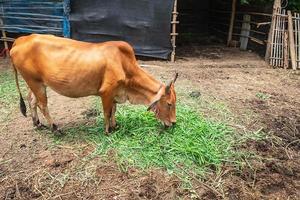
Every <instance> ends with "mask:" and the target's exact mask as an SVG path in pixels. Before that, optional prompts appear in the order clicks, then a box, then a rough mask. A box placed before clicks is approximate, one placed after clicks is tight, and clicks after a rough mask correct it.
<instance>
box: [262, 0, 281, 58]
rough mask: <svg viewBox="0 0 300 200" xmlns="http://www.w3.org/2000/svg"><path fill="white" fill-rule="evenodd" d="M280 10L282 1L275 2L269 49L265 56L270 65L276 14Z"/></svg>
mask: <svg viewBox="0 0 300 200" xmlns="http://www.w3.org/2000/svg"><path fill="white" fill-rule="evenodd" d="M279 8H281V0H275V1H274V5H273V14H272V22H271V26H270V30H269V36H268V42H267V48H266V54H265V61H266V62H268V63H269V61H270V55H271V42H272V39H273V37H274V28H275V22H276V14H277V12H278V9H279Z"/></svg>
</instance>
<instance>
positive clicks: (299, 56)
mask: <svg viewBox="0 0 300 200" xmlns="http://www.w3.org/2000/svg"><path fill="white" fill-rule="evenodd" d="M295 17H296V18H295V22H296V27H297V29H296V32H295V34H296V36H297V42H296V45H297V52H298V54H297V66H298V69H300V14H299V13H296V14H295Z"/></svg>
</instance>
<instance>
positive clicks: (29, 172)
mask: <svg viewBox="0 0 300 200" xmlns="http://www.w3.org/2000/svg"><path fill="white" fill-rule="evenodd" d="M140 63H141V64H144V65H145V69H146V70H148V71H149V72H150V73H152V74H154V75H155V77H156V78H158V79H160V80H164V81H165V80H168V79H169V78H171V77H172V76H173V75H174V72H175V71H177V72H178V73H179V78H178V82H177V86H176V87H177V88H178V91H180V92H179V93H181V95H180V97H181V98H185V97H186V96H187V97H188V96H189V95H190V94H191V93H192V92H197V93H198V94H199V95H201V98H204V99H209V100H211V101H217V102H223V103H224V105H226V107H228V110H229V112H230V113H231V115H230V116H229V117H228V116H227V117H220V119H219V120H225V121H227V122H228V124H230V125H231V126H232V127H234V128H236V131H238V132H240V133H241V134H243V133H245V132H249V131H253V132H255V131H259V130H260V131H263V132H264V133H266V134H267V137H266V138H265V139H262V140H259V141H254V140H250V139H249V140H247V141H246V142H245V143H244V144H243V145H242V146H241V147H239V148H240V149H237V151H239V150H246V151H249V152H250V151H253V152H255V153H256V156H254V157H251V158H249V159H247V163H248V164H247V165H245V166H243V167H242V168H241V169H235V168H232V167H230V166H224V167H223V169H222V170H221V172H219V173H216V172H211V174H209V175H208V176H207V177H206V178H205V179H203V180H194V181H195V182H194V188H193V190H190V189H189V190H188V189H184V188H182V187H181V186H180V180H179V179H178V178H177V177H175V176H172V175H168V174H167V172H166V171H164V170H162V169H151V170H149V171H146V172H143V171H140V170H138V169H134V168H130V169H129V170H127V171H122V170H120V169H119V168H118V165H117V164H116V163H115V162H114V159H113V156H114V155H113V153H112V155H111V159H108V160H103V158H101V157H99V156H95V157H93V156H91V154H92V152H93V151H94V148H95V147H94V146H93V145H91V144H88V143H84V142H72V141H70V142H67V143H64V144H55V143H54V142H53V135H52V134H51V133H48V132H47V131H42V132H41V131H36V130H34V129H33V127H32V124H31V120H30V119H29V118H24V117H22V116H21V114H20V112H19V110H18V109H17V107H18V105H16V109H15V111H14V113H13V117H12V118H11V120H9V121H7V122H5V123H3V124H1V126H0V131H1V134H0V156H1V157H0V198H1V199H300V154H299V150H300V76H299V71H298V72H293V71H292V70H283V69H271V68H269V66H267V65H266V64H265V62H264V61H263V60H262V59H261V58H260V57H259V56H258V55H256V54H255V53H251V52H241V51H239V50H237V49H230V48H225V47H220V46H209V47H186V48H180V49H179V52H178V59H177V62H176V63H175V64H174V63H170V62H166V61H140ZM0 65H1V67H0V73H1V70H6V68H9V66H8V64H7V61H5V60H0ZM48 96H49V100H50V104H49V107H50V113H51V114H52V116H53V117H54V119H55V121H57V122H58V125H59V126H60V127H62V129H64V128H65V127H72V126H75V125H76V124H83V123H94V122H95V118H94V116H93V113H92V114H91V113H90V112H89V111H90V108H91V106H92V103H93V98H92V97H87V98H81V99H70V98H66V97H62V96H60V95H57V94H55V93H54V92H52V91H50V92H49V94H48ZM201 112H203V114H204V115H205V116H207V117H215V118H217V119H218V117H219V116H218V115H214V114H215V113H214V112H213V111H212V110H209V109H207V110H206V108H205V106H204V107H202V108H201ZM54 141H55V140H54Z"/></svg>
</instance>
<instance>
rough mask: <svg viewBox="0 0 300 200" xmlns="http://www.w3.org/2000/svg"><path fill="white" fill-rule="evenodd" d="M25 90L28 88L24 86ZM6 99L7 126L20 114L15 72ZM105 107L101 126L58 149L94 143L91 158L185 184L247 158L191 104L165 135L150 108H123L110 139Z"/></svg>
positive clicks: (81, 130)
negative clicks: (161, 172)
mask: <svg viewBox="0 0 300 200" xmlns="http://www.w3.org/2000/svg"><path fill="white" fill-rule="evenodd" d="M21 85H22V88H24V83H22V84H21ZM23 93H24V91H23ZM0 94H1V95H0V105H1V108H0V111H1V118H0V120H1V122H3V121H4V120H5V119H7V118H8V117H9V115H10V114H11V113H12V111H13V109H14V108H15V109H16V105H17V102H18V98H19V97H18V93H17V91H16V86H15V81H14V77H13V73H12V72H11V71H9V70H8V71H2V72H1V73H0ZM97 102H98V101H97ZM100 107H101V106H100V105H98V106H96V108H95V109H96V111H97V117H96V123H94V124H92V125H90V124H81V125H78V126H75V127H72V128H69V129H66V130H64V132H65V135H64V136H63V137H59V138H55V141H54V143H61V142H62V143H64V142H74V141H78V140H79V141H84V142H91V143H93V144H94V145H95V147H96V148H95V149H96V150H95V151H94V152H93V154H92V155H90V156H91V157H93V156H97V155H101V157H106V158H108V159H109V158H110V157H111V156H112V155H113V156H114V157H115V160H116V162H117V163H118V164H119V166H120V168H121V169H122V170H126V169H127V168H128V167H138V168H140V169H143V170H146V169H149V168H164V169H166V170H167V171H168V172H169V173H170V174H172V173H174V174H175V175H177V176H179V177H181V178H183V179H185V180H188V179H190V178H191V177H192V176H194V175H195V176H199V175H200V176H201V175H205V172H208V171H209V170H218V169H220V167H221V166H222V164H224V163H226V164H232V165H236V164H237V163H238V162H239V159H240V156H241V153H238V152H236V151H235V147H236V145H237V143H238V141H239V142H241V141H242V140H243V139H241V138H238V139H237V138H236V137H237V134H235V133H234V131H233V130H232V129H231V128H229V127H228V126H227V125H226V124H225V123H221V122H216V121H215V120H209V119H206V118H204V117H203V116H201V115H200V114H199V113H198V112H196V111H195V110H194V109H193V108H192V106H191V105H189V104H183V103H180V102H179V104H178V106H177V124H176V126H175V127H173V128H171V129H164V128H163V127H162V125H161V124H160V123H159V122H158V121H157V120H156V119H155V118H154V116H153V114H152V113H150V112H147V111H146V108H145V107H144V106H132V105H121V106H119V107H118V111H117V114H116V116H117V122H118V124H119V127H118V129H117V130H116V131H114V132H113V133H112V134H111V135H110V136H106V135H104V129H103V127H104V126H103V113H102V112H101V109H100Z"/></svg>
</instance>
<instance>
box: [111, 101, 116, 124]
mask: <svg viewBox="0 0 300 200" xmlns="http://www.w3.org/2000/svg"><path fill="white" fill-rule="evenodd" d="M116 111H117V104H116V103H114V104H113V107H112V110H111V116H110V126H111V128H112V129H115V128H116V127H117V122H116Z"/></svg>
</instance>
